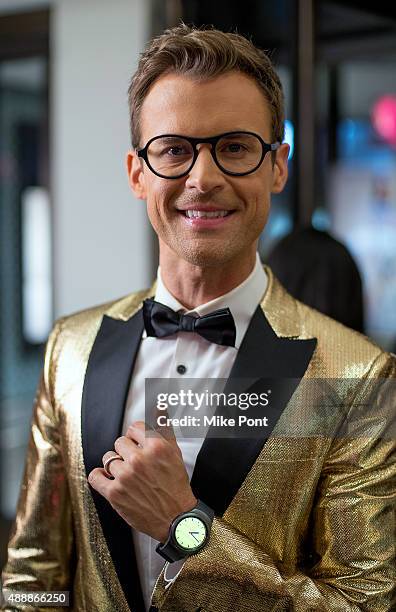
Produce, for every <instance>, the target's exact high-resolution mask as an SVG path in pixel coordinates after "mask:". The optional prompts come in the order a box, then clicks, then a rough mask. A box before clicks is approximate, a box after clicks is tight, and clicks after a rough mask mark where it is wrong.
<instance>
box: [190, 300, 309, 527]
mask: <svg viewBox="0 0 396 612" xmlns="http://www.w3.org/2000/svg"><path fill="white" fill-rule="evenodd" d="M315 346H316V339H315V338H313V339H311V340H297V339H296V340H292V339H289V338H279V337H278V336H277V335H276V334H275V332H274V331H273V329H272V327H271V326H270V324H269V323H268V321H267V319H266V317H265V316H264V313H263V311H262V309H261V307H260V306H258V307H257V310H256V311H255V313H254V315H253V317H252V320H251V322H250V325H249V327H248V330H247V332H246V334H245V337H244V339H243V342H242V344H241V346H240V348H239V351H238V355H237V357H236V360H235V362H234V365H233V368H232V370H231V373H230V376H229V379H228V381H227V384H226V387H225V392H226V393H230V392H234V393H241V392H244V391H246V390H248V391H250V392H252V391H254V392H255V393H260V392H266V391H268V389H273V388H277V393H275V394H273V395H272V396H271V400H270V403H269V405H268V407H267V408H265V415H266V416H268V417H269V419H268V420H269V425H268V426H267V427H263V429H262V436H261V435H260V437H258V436H257V433H256V434H255V436H254V438H253V437H252V438H247V437H240V436H239V437H237V436H235V437H233V438H216V437H215V435H216V434H215V431H214V428H213V427H211V428H210V429H209V431H208V434H207V436H206V438H205V441H204V443H203V445H202V447H201V450H200V452H199V454H198V457H197V460H196V463H195V468H194V472H193V475H192V479H191V487H192V489H193V491H194V494H195V496H196V497H198V498H199V499H202V501H204V502H205V503H206V504H208V506H210V507H211V508H213V510H214V511H215V513H216V515H218V516H222V515H223V514H224V512H225V510H226V509H227V507H228V506H229V504H230V503H231V501H232V499H233V498H234V496H235V494H236V493H237V491H238V489H239V488H240V486H241V485H242V483H243V481H244V480H245V478H246V476H247V474H248V472H249V471H250V469H251V468H252V466H253V464H254V462H255V461H256V459H257V457H258V455H259V454H260V451H261V449H262V447H263V445H264V444H265V442H266V441H267V439H268V438H269V436H270V435H271V433H272V430H273V428H274V427H275V425H276V423H277V421H278V420H279V417H280V416H281V414H282V412H283V410H284V409H285V407H286V405H287V403H288V402H289V400H290V398H291V396H292V395H293V393H294V391H295V390H296V388H297V386H298V384H299V382H300V380H301V378H302V377H303V376H304V373H305V371H306V369H307V367H308V364H309V362H310V360H311V357H312V354H313V352H314V349H315ZM281 379H282V380H281ZM226 411H227V407H219V408H218V410H217V411H216V414H219V415H222V414H223V415H224V416H226V414H227V412H226Z"/></svg>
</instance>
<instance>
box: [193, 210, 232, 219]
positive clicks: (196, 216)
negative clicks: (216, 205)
mask: <svg viewBox="0 0 396 612" xmlns="http://www.w3.org/2000/svg"><path fill="white" fill-rule="evenodd" d="M184 212H185V214H186V217H189V219H200V218H202V217H208V218H209V219H210V218H212V217H213V218H215V217H225V216H226V215H228V213H229V211H227V210H215V211H210V212H209V211H206V210H185V211H184Z"/></svg>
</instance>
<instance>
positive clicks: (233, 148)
mask: <svg viewBox="0 0 396 612" xmlns="http://www.w3.org/2000/svg"><path fill="white" fill-rule="evenodd" d="M214 153H215V157H216V159H217V162H218V164H219V166H221V168H222V169H223V170H225V171H228V172H236V173H244V172H249V171H250V170H253V169H254V168H256V166H257V165H258V164H259V163H260V160H261V156H262V145H261V142H260V140H259V139H258V138H257V137H256V136H254V135H253V134H245V133H234V134H231V135H228V136H223V137H222V138H220V140H219V141H218V142H217V145H216V149H215V152H214ZM147 156H148V160H149V163H150V165H151V166H152V168H153V169H154V170H155V171H156V172H158V173H159V174H162V175H164V176H167V177H172V176H178V175H179V174H183V172H187V171H188V170H189V169H190V167H191V164H192V161H193V158H194V149H193V146H192V145H191V143H190V142H189V141H188V140H185V139H184V138H179V137H177V136H162V137H159V138H157V139H155V140H153V142H152V143H151V144H150V145H149V147H148V150H147Z"/></svg>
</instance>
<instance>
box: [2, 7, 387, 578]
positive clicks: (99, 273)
mask: <svg viewBox="0 0 396 612" xmlns="http://www.w3.org/2000/svg"><path fill="white" fill-rule="evenodd" d="M180 19H183V20H184V21H185V22H187V23H194V24H195V25H202V24H214V25H215V26H216V27H219V28H221V29H225V30H231V29H235V28H236V29H237V30H238V31H239V32H240V33H242V34H246V35H249V36H250V37H251V38H252V40H253V41H254V42H255V43H256V44H257V45H259V46H261V47H262V48H264V49H266V50H268V51H269V52H270V54H271V57H272V59H273V61H274V62H275V64H276V67H277V70H278V72H279V74H280V77H281V80H282V83H283V85H284V90H285V95H286V114H287V130H286V138H285V140H286V141H287V142H288V143H289V144H290V145H291V153H290V159H289V171H290V179H289V182H288V185H287V188H286V189H285V191H284V192H283V193H282V194H280V195H279V196H276V197H275V198H274V199H273V206H272V211H271V215H270V220H269V223H268V226H267V228H266V230H265V232H264V234H263V236H262V239H261V241H260V251H261V255H262V258H263V259H264V260H265V259H266V257H267V255H268V254H269V252H270V251H271V249H272V248H273V247H274V246H275V245H276V244H277V243H278V241H279V240H280V239H281V238H283V237H284V236H285V235H286V234H288V233H289V232H290V231H292V230H293V229H296V228H298V227H302V226H305V225H307V224H312V226H313V227H314V228H316V229H319V230H327V231H328V232H330V233H331V234H332V235H333V236H334V237H335V238H337V240H339V241H340V242H342V243H343V244H344V245H345V246H347V248H348V249H349V251H350V253H351V254H352V255H353V257H354V259H355V261H356V264H357V266H358V268H359V271H360V274H361V277H362V280H363V293H364V309H365V331H366V333H367V334H368V335H369V336H371V337H372V338H374V339H375V340H376V341H377V342H378V343H379V344H380V345H382V346H383V347H384V348H386V349H392V348H393V347H394V346H395V344H396V8H395V7H394V5H393V4H392V3H389V2H385V1H384V2H382V1H380V0H377V1H376V2H368V1H366V0H359V2H337V1H325V0H316V1H315V2H314V1H313V0H276V2H275V1H268V2H266V1H263V0H244V2H240V1H238V0H236V1H233V0H216V2H213V0H184V1H183V0H112V1H111V2H108V0H52V1H51V0H47V1H39V0H9V1H7V0H0V567H1V564H2V562H3V561H4V554H5V543H6V541H7V537H8V531H9V528H10V525H11V522H12V520H13V517H14V513H15V506H16V501H17V496H18V490H19V484H20V479H21V475H22V471H23V463H24V454H25V448H26V441H27V436H28V431H29V421H30V415H31V408H32V401H33V398H34V393H35V387H36V384H37V380H38V376H39V372H40V369H41V367H42V355H43V348H44V343H45V341H46V338H47V335H48V332H49V330H50V328H51V326H52V324H53V321H54V320H55V319H56V318H58V317H59V316H62V315H64V314H68V313H71V312H74V311H76V310H80V309H82V308H85V307H88V306H91V305H93V304H98V303H101V302H105V301H108V300H110V299H113V298H117V297H120V296H122V295H125V294H127V293H129V292H131V291H134V290H137V289H141V288H142V287H146V286H148V285H149V284H150V283H151V281H152V279H153V276H154V274H155V271H156V262H157V249H156V244H155V240H154V237H153V234H152V232H151V230H150V228H149V224H148V222H147V220H146V217H145V207H144V203H142V202H140V201H137V200H135V199H134V198H133V196H132V195H131V193H130V191H129V188H128V184H127V177H126V171H125V167H124V158H125V152H126V150H127V148H128V146H129V126H128V110H127V97H126V91H127V87H128V82H129V79H130V76H131V74H132V72H133V71H134V69H135V67H136V63H137V59H138V55H139V53H140V51H141V50H142V49H143V47H144V45H145V43H146V41H147V40H148V39H149V38H150V37H151V36H153V35H155V34H157V33H159V32H161V31H162V30H163V29H164V28H165V27H168V26H172V25H175V24H176V23H178V21H179V20H180Z"/></svg>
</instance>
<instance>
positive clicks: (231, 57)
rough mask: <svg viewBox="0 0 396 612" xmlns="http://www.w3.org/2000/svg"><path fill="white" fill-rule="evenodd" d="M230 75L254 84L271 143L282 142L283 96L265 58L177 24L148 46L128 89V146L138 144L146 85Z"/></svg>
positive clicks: (226, 37)
mask: <svg viewBox="0 0 396 612" xmlns="http://www.w3.org/2000/svg"><path fill="white" fill-rule="evenodd" d="M231 70H236V71H239V72H241V73H243V74H246V75H248V76H249V77H251V78H252V79H254V80H255V81H256V83H257V84H258V85H259V87H260V88H261V90H262V92H263V94H264V96H265V99H266V100H267V102H268V104H269V108H270V112H271V138H272V142H282V141H283V138H284V130H285V127H284V124H285V117H284V96H283V90H282V85H281V82H280V79H279V77H278V75H277V73H276V72H275V69H274V67H273V65H272V62H271V60H270V58H269V57H268V55H267V54H266V53H265V52H264V51H262V50H261V49H259V48H258V47H256V46H255V45H254V44H253V43H252V42H251V41H250V40H248V39H247V38H245V37H244V36H241V35H240V34H237V33H234V32H222V31H220V30H216V29H215V28H214V27H213V26H210V27H204V28H195V27H190V26H187V25H185V24H184V23H181V24H180V25H178V26H176V27H174V28H171V29H168V30H165V32H164V33H163V34H161V35H160V36H157V37H156V38H154V39H153V40H151V41H150V43H149V45H148V47H147V48H146V50H145V51H144V52H143V53H142V54H141V56H140V61H139V64H138V67H137V70H136V72H135V74H134V75H133V77H132V79H131V82H130V85H129V88H128V103H129V116H130V129H131V141H132V146H133V147H134V148H137V147H139V146H141V145H142V144H143V143H140V137H141V133H140V113H141V109H142V105H143V102H144V99H145V97H146V95H147V94H148V91H149V89H150V87H151V85H152V84H153V83H154V82H155V81H156V80H157V79H158V78H159V77H161V76H163V75H164V74H169V73H176V74H182V75H186V76H190V77H192V78H195V79H202V80H204V79H209V78H212V77H216V76H219V75H221V74H225V73H226V72H230V71H231Z"/></svg>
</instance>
